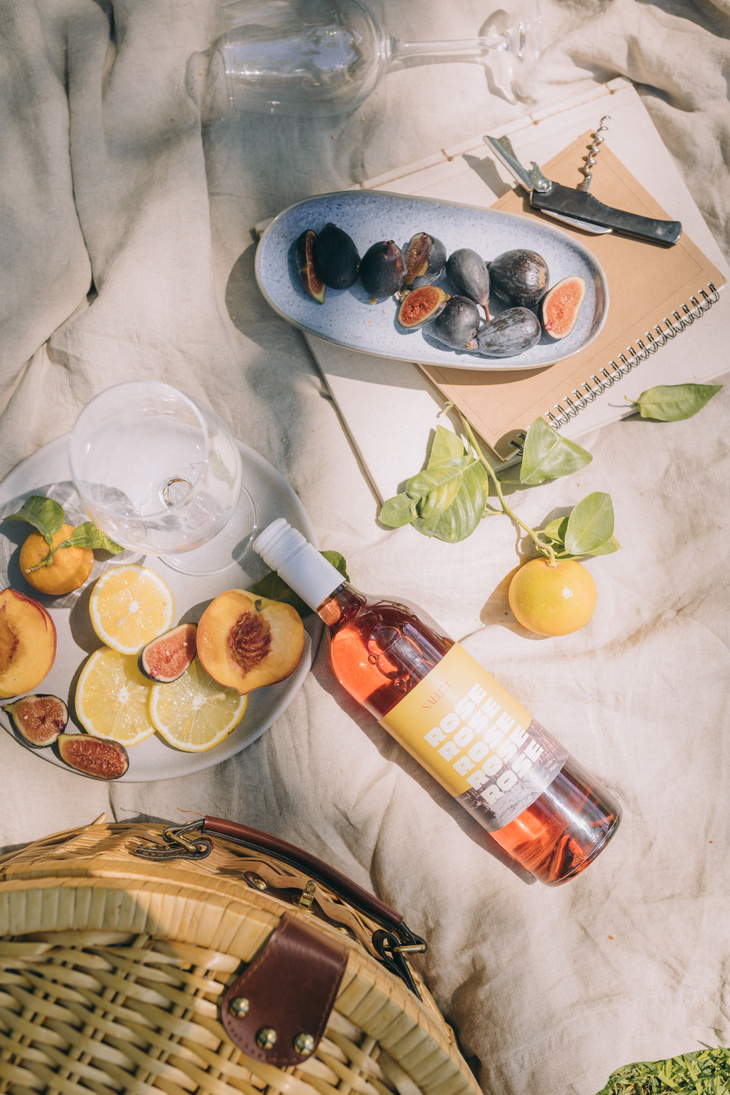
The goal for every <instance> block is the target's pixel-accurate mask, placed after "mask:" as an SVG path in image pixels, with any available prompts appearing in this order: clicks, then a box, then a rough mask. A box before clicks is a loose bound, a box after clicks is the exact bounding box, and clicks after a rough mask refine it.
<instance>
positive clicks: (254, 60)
mask: <svg viewBox="0 0 730 1095" xmlns="http://www.w3.org/2000/svg"><path fill="white" fill-rule="evenodd" d="M504 3H505V7H504V8H502V9H499V10H496V11H494V12H492V14H491V15H490V16H489V18H488V19H487V21H486V23H485V24H484V26H482V27H481V28H480V30H479V34H478V35H477V36H476V37H474V38H469V39H461V40H456V41H431V42H428V41H413V42H407V41H401V40H398V39H396V38H393V37H392V36H391V35H390V34H389V33H388V32H387V30H386V29H385V28H383V27H382V26H381V25H380V24H379V22H378V21H377V20H376V19H375V17H374V16H373V15H372V14H371V12H370V11H368V9H367V8H366V7H364V6H363V5H362V4H361V3H360V2H359V0H228V2H227V3H224V4H223V5H222V8H221V10H222V18H223V33H222V36H221V38H220V40H219V42H218V47H219V48H220V51H221V53H222V56H223V61H224V65H225V70H226V75H227V80H228V91H229V98H230V101H231V104H232V105H233V106H234V107H236V108H238V109H240V110H242V111H247V112H250V113H256V114H283V115H288V116H292V117H298V116H312V115H314V116H316V115H320V116H327V115H337V114H344V113H347V112H349V111H351V110H354V109H355V108H356V107H358V106H359V105H360V104H361V103H362V102H363V101H364V100H365V99H366V98H367V97H368V96H369V95H370V94H371V93H372V92H373V91H374V90H375V88H376V86H377V84H378V83H379V82H380V80H381V78H382V77H383V76H384V75H385V74H386V73H387V72H388V71H391V70H392V69H394V68H404V67H407V66H410V65H412V64H423V63H433V62H434V61H451V62H453V61H470V62H472V63H477V64H481V65H483V66H484V68H485V71H486V74H487V78H488V80H489V86H490V90H491V91H492V92H493V93H494V94H497V95H500V96H501V97H502V98H504V99H506V100H507V101H508V102H511V103H515V102H517V101H518V100H524V99H527V98H529V96H530V93H531V91H532V88H533V86H534V82H535V76H536V72H537V62H538V58H539V54H540V12H539V6H538V0H504Z"/></svg>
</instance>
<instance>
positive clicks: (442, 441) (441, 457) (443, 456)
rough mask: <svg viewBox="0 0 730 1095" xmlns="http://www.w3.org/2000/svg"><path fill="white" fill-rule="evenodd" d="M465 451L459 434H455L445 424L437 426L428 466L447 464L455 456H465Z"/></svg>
mask: <svg viewBox="0 0 730 1095" xmlns="http://www.w3.org/2000/svg"><path fill="white" fill-rule="evenodd" d="M465 453H466V449H465V448H464V442H463V441H462V440H461V438H460V437H459V435H458V434H455V433H454V431H453V430H447V429H446V427H445V426H437V427H436V432H435V434H434V438H433V441H432V442H431V451H430V453H429V455H428V463H427V464H426V467H428V468H431V467H433V466H434V465H436V464H445V463H447V461H449V460H453V459H454V458H455V457H459V456H464V455H465Z"/></svg>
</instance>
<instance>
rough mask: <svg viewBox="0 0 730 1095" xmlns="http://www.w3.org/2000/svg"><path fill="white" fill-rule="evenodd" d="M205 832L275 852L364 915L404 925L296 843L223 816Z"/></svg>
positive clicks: (397, 916) (210, 822)
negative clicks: (334, 891) (323, 884)
mask: <svg viewBox="0 0 730 1095" xmlns="http://www.w3.org/2000/svg"><path fill="white" fill-rule="evenodd" d="M203 832H204V833H214V834H217V835H218V836H223V837H227V838H228V839H229V840H234V841H236V842H237V843H239V844H245V845H246V847H248V848H255V849H256V850H262V851H267V852H273V854H274V855H276V856H278V858H279V859H282V860H284V861H285V862H286V863H290V864H293V865H294V866H295V867H300V868H301V869H303V870H305V871H307V872H308V873H309V874H311V875H313V876H314V877H315V878H318V879H319V880H320V881H321V882H325V883H326V884H327V885H328V886H331V887H332V889H333V890H336V891H337V893H338V894H340V896H341V897H343V898H344V899H345V900H346V901H351V902H352V904H353V905H357V906H358V907H359V908H360V909H362V910H363V912H366V913H368V914H369V915H370V916H373V917H375V919H376V920H379V921H381V923H383V924H386V925H388V926H390V927H392V928H400V927H401V925H403V917H402V916H401V914H400V913H398V912H396V911H395V909H392V908H391V907H390V906H389V905H386V904H385V903H384V902H383V901H379V900H378V898H377V897H375V896H374V895H373V894H371V893H368V891H367V890H364V889H362V887H361V886H358V885H357V883H355V882H353V881H352V880H351V879H349V878H348V877H347V876H346V875H344V874H340V872H339V871H336V870H335V869H334V867H330V865H329V864H328V863H325V862H324V861H323V860H321V859H317V858H316V857H315V856H313V855H310V854H309V852H305V851H304V850H303V849H302V848H297V847H296V845H294V844H288V843H287V842H286V841H285V840H280V839H279V838H278V837H275V836H271V834H270V833H262V832H260V831H259V830H258V829H249V828H248V826H246V825H239V824H237V823H236V822H235V821H227V820H226V819H225V818H220V817H206V818H205V821H204V822H203Z"/></svg>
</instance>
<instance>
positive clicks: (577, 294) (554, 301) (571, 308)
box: [540, 274, 586, 341]
mask: <svg viewBox="0 0 730 1095" xmlns="http://www.w3.org/2000/svg"><path fill="white" fill-rule="evenodd" d="M585 295H586V283H585V278H582V277H581V276H580V275H579V274H573V275H571V276H570V277H568V278H563V280H562V281H559V282H558V283H557V285H553V287H552V289H548V291H547V293H546V294H545V296H544V297H543V298H542V301H541V302H540V319H541V321H542V329H543V331H544V332H545V334H546V335H549V336H550V338H552V339H555V340H556V341H557V340H558V339H560V338H565V337H566V335H569V334H570V332H571V331H572V330H573V328H574V327H575V321H576V320H577V318H578V316H579V314H580V310H581V307H582V305H583V301H584V299H585Z"/></svg>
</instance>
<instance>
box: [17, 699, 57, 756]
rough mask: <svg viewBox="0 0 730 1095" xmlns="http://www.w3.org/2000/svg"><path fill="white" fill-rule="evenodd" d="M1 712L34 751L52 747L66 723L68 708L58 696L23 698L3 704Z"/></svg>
mask: <svg viewBox="0 0 730 1095" xmlns="http://www.w3.org/2000/svg"><path fill="white" fill-rule="evenodd" d="M3 711H5V712H6V714H7V715H8V717H9V719H10V722H11V723H12V725H13V727H14V728H15V729H16V730H17V731H18V733H19V734H20V736H21V738H23V740H24V741H26V742H27V743H28V745H32V746H33V747H34V748H35V749H40V748H42V747H43V746H45V745H53V743H54V741H56V739H57V738H58V735H59V734H62V733H63V731H64V730H65V729H66V725H67V723H68V707H67V706H66V704H65V703H64V702H63V700H61V699H59V698H58V696H49V695H38V696H23V698H22V699H20V700H16V701H15V703H7V704H4V705H3Z"/></svg>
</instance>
